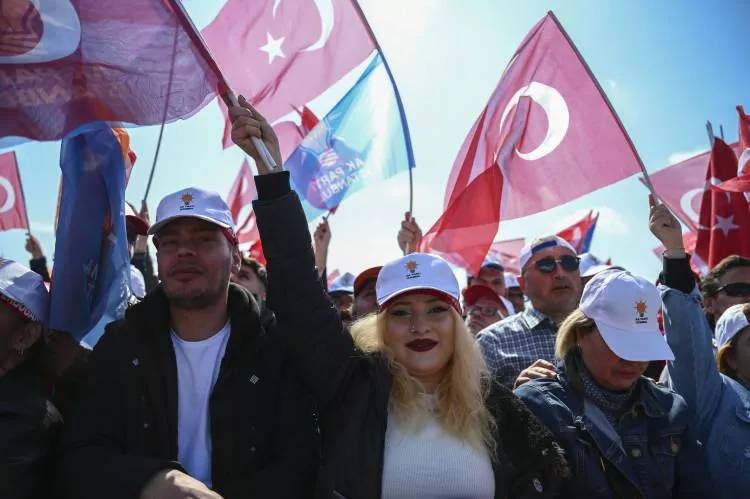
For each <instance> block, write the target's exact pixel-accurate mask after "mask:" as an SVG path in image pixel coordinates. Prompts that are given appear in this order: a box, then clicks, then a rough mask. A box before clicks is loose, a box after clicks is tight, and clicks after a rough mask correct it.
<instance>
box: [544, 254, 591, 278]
mask: <svg viewBox="0 0 750 499" xmlns="http://www.w3.org/2000/svg"><path fill="white" fill-rule="evenodd" d="M558 263H559V264H560V267H562V269H563V270H564V271H566V272H574V271H576V270H578V265H579V264H580V263H581V259H580V258H578V257H577V256H573V255H563V256H561V257H560V258H557V259H555V258H552V257H551V256H548V257H545V258H540V259H539V260H537V261H536V262H534V267H536V268H537V270H539V272H543V273H545V274H551V273H552V272H554V271H555V267H557V264H558Z"/></svg>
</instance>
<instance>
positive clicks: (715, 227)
mask: <svg viewBox="0 0 750 499" xmlns="http://www.w3.org/2000/svg"><path fill="white" fill-rule="evenodd" d="M736 173H737V156H736V155H735V153H734V151H733V150H732V148H731V147H730V146H728V145H727V144H726V143H724V141H722V140H721V139H719V138H716V139H714V145H713V148H712V150H711V160H710V161H709V165H708V170H707V171H706V174H705V177H704V178H705V188H704V192H703V200H702V202H701V212H700V224H699V226H698V240H697V242H696V245H695V254H696V256H698V257H699V258H700V259H701V260H702V261H703V262H705V263H706V265H707V266H708V268H709V269H710V268H713V267H714V265H716V264H717V263H719V261H721V260H722V259H723V258H725V257H727V256H729V255H740V256H744V257H750V237H748V236H747V235H748V234H750V205H748V203H747V201H746V200H745V198H744V197H743V195H742V194H741V193H737V192H722V191H717V190H715V189H711V188H710V186H711V185H712V184H718V183H721V182H723V181H726V180H729V179H731V178H734V177H735V175H736Z"/></svg>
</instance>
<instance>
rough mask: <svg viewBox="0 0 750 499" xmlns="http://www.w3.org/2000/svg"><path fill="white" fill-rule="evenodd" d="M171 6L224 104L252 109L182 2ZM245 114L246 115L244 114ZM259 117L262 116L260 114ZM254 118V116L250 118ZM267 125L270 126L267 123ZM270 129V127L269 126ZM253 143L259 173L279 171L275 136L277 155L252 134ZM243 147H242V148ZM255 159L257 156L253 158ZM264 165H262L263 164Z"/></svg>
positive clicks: (176, 1) (279, 161) (171, 0)
mask: <svg viewBox="0 0 750 499" xmlns="http://www.w3.org/2000/svg"><path fill="white" fill-rule="evenodd" d="M169 3H170V5H172V7H173V10H174V13H175V15H176V16H177V18H178V19H179V20H180V22H181V23H182V25H183V26H184V27H185V29H186V31H187V33H188V35H189V36H190V39H191V40H192V41H193V43H194V44H195V46H196V48H197V49H198V50H199V51H200V52H201V54H202V55H203V57H204V59H205V60H206V62H207V63H208V65H209V67H210V68H211V71H213V73H214V74H215V75H216V77H217V78H218V80H219V95H220V96H221V98H222V99H224V103H225V104H226V105H227V107H228V108H230V111H231V109H232V108H235V109H242V108H245V109H252V107H246V106H245V104H247V105H248V106H249V104H248V103H247V101H245V100H244V97H242V96H240V99H242V101H244V104H242V103H241V102H240V101H238V100H237V97H236V96H235V94H234V92H233V91H232V89H231V87H230V86H229V84H228V83H227V81H226V78H224V75H223V74H222V72H221V70H220V69H219V66H218V65H217V64H216V61H215V60H214V58H213V56H212V55H211V52H210V51H209V50H208V45H206V41H205V40H204V39H203V36H202V35H201V33H200V31H198V29H197V28H196V27H195V24H193V21H192V19H190V16H189V15H188V13H187V11H185V7H183V6H182V2H181V1H180V0H169ZM251 112H252V113H255V114H258V112H257V111H255V110H252V111H251ZM243 114H244V113H243ZM258 116H260V115H259V114H258ZM250 117H252V115H251V116H250ZM260 118H261V120H262V121H263V122H264V123H265V119H263V118H262V117H260ZM266 125H268V124H267V123H266ZM269 128H270V126H269ZM250 140H251V142H252V145H253V150H257V152H258V156H257V158H259V161H256V164H257V167H258V171H259V173H273V172H275V171H276V170H277V169H278V165H280V164H282V163H281V156H280V155H279V154H278V140H276V136H275V134H274V135H273V140H275V141H276V145H277V148H276V149H277V151H276V153H277V154H276V155H273V154H271V153H270V152H269V151H268V148H267V144H266V143H264V141H263V140H261V136H260V135H254V134H252V137H251V139H250ZM238 145H239V144H238ZM240 147H242V146H240ZM242 149H243V150H245V152H248V154H249V151H248V149H246V148H245V147H242ZM253 158H254V159H255V158H256V156H253ZM261 163H262V164H261ZM261 168H263V170H264V171H263V172H260V170H261Z"/></svg>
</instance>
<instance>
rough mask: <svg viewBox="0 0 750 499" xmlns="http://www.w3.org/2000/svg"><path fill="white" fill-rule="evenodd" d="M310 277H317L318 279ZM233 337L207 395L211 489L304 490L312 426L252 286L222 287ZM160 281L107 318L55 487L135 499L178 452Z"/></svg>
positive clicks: (231, 497) (257, 493) (86, 495)
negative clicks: (112, 319) (120, 316)
mask: <svg viewBox="0 0 750 499" xmlns="http://www.w3.org/2000/svg"><path fill="white" fill-rule="evenodd" d="M316 282H317V279H316ZM228 311H229V317H230V321H231V328H232V329H231V334H230V337H229V341H228V344H227V348H226V352H225V355H224V358H223V360H222V363H221V367H220V372H219V377H218V379H217V381H216V384H215V386H214V389H213V392H212V394H211V399H210V421H211V437H212V446H213V448H212V480H213V489H214V490H216V491H217V492H218V493H219V494H221V495H222V496H223V497H224V498H225V499H239V498H242V499H244V498H248V497H273V498H276V497H280V498H285V497H290V498H292V497H294V498H296V497H307V496H308V495H309V493H310V490H311V487H312V485H311V483H312V482H313V480H314V472H315V467H316V464H315V458H316V456H317V438H318V436H317V432H316V423H315V419H314V413H313V411H312V405H311V403H310V398H309V397H307V396H306V395H305V392H303V391H302V390H301V388H300V386H299V385H298V383H297V382H296V380H295V379H294V378H293V377H292V376H291V375H290V372H291V371H290V370H289V369H287V368H286V364H287V361H286V358H285V355H284V353H283V350H282V348H281V347H280V344H279V341H278V338H279V336H278V334H276V331H275V330H271V331H266V330H265V329H264V328H263V327H262V326H261V323H260V321H259V315H258V308H257V305H256V303H255V301H254V300H253V299H252V297H251V295H250V293H248V292H246V291H245V290H244V289H242V288H240V287H238V286H235V285H233V284H232V285H230V288H229V303H228ZM169 330H170V328H169V308H168V303H167V299H166V296H165V295H164V293H163V291H162V289H161V288H157V289H155V290H154V291H153V292H152V293H150V294H149V295H148V296H147V297H146V298H145V299H144V300H143V301H142V302H141V303H139V304H137V305H134V306H133V307H131V308H130V309H128V311H127V312H126V315H125V319H124V320H122V321H118V322H116V323H113V324H110V325H109V326H108V327H107V332H106V333H105V334H104V336H103V337H102V339H101V340H100V341H99V343H98V344H97V345H96V348H95V349H94V351H93V353H92V355H91V358H90V370H89V377H88V381H87V387H86V389H85V391H84V393H83V394H82V396H81V400H80V402H79V404H78V407H76V408H75V409H74V411H73V415H72V417H71V419H70V421H69V426H68V427H67V429H66V431H65V432H64V436H63V445H62V457H61V460H60V464H59V468H58V484H59V486H60V488H61V489H62V492H63V494H64V497H67V498H69V499H102V498H105V497H106V498H107V499H137V498H138V496H139V493H140V490H141V489H142V487H143V486H144V485H145V483H146V482H147V481H148V480H149V478H151V477H152V476H153V474H154V473H156V472H157V471H159V470H162V469H169V468H175V469H181V467H180V464H179V463H177V462H176V459H177V403H178V401H177V367H176V362H175V354H174V349H173V347H172V342H171V339H170V333H169Z"/></svg>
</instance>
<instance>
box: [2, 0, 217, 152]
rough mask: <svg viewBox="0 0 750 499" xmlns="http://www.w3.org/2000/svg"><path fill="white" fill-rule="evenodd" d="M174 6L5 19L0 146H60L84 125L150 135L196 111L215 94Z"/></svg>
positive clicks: (109, 1)
mask: <svg viewBox="0 0 750 499" xmlns="http://www.w3.org/2000/svg"><path fill="white" fill-rule="evenodd" d="M177 1H178V0H129V1H127V2H122V1H119V0H55V1H42V2H36V1H34V2H25V3H26V4H27V5H26V6H25V8H23V9H8V10H7V12H6V15H8V16H10V19H6V21H7V23H8V25H9V26H10V29H8V30H2V31H0V89H1V90H0V118H1V119H0V137H5V136H18V137H25V138H28V139H32V140H57V139H61V138H63V137H64V136H66V135H68V134H69V133H70V132H71V131H73V130H76V129H78V128H79V127H81V126H82V125H84V124H86V123H90V122H95V121H107V122H122V123H125V124H137V125H153V124H156V123H161V122H162V119H164V118H165V119H166V121H168V122H169V121H173V120H176V119H179V118H185V117H188V116H191V115H192V114H194V113H195V112H197V111H198V110H200V109H201V108H202V107H203V106H204V105H206V104H207V103H208V102H210V100H211V99H213V97H214V94H215V93H216V92H217V91H219V90H221V89H219V88H218V86H219V80H218V75H216V74H215V72H213V71H212V70H211V68H210V67H209V64H208V63H207V61H206V60H205V58H204V57H203V55H202V54H201V52H200V51H199V50H198V48H197V47H196V45H195V43H194V41H195V40H194V34H193V33H191V29H192V28H191V27H189V26H185V25H184V24H183V22H182V20H181V19H180V18H178V16H176V15H175V12H174V8H175V4H176V2H177ZM167 103H168V105H167ZM165 111H166V112H165Z"/></svg>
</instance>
